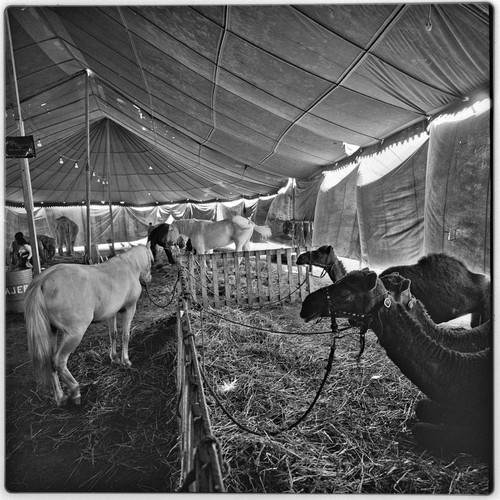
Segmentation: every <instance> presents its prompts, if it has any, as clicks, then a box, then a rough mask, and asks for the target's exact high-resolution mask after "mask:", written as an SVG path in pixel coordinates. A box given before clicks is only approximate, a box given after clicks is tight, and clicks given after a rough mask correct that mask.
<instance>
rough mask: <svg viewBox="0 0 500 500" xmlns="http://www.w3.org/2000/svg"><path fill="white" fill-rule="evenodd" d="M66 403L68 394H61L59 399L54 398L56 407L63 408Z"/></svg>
mask: <svg viewBox="0 0 500 500" xmlns="http://www.w3.org/2000/svg"><path fill="white" fill-rule="evenodd" d="M67 403H68V396H63V397H62V398H61V399H57V400H56V405H57V407H58V408H63V407H65V406H66V405H67Z"/></svg>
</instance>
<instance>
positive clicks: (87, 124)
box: [85, 71, 97, 264]
mask: <svg viewBox="0 0 500 500" xmlns="http://www.w3.org/2000/svg"><path fill="white" fill-rule="evenodd" d="M85 134H86V136H87V165H86V167H85V174H86V177H85V188H86V195H85V198H86V200H85V201H86V204H87V221H86V223H87V241H86V243H85V246H86V248H85V264H89V263H90V261H91V259H92V253H91V251H92V248H91V244H92V237H91V234H90V119H89V72H88V71H86V72H85ZM96 264H97V262H96Z"/></svg>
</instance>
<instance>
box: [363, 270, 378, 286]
mask: <svg viewBox="0 0 500 500" xmlns="http://www.w3.org/2000/svg"><path fill="white" fill-rule="evenodd" d="M366 284H367V286H368V288H369V289H370V290H373V289H374V288H375V287H376V286H377V273H376V272H374V271H370V272H369V273H368V274H367V275H366Z"/></svg>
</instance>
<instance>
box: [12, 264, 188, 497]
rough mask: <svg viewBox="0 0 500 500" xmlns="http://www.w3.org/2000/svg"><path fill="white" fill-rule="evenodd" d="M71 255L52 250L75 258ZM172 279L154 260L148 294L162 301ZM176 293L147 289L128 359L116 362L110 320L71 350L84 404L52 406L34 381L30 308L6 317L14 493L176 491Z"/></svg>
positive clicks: (155, 294) (95, 327)
mask: <svg viewBox="0 0 500 500" xmlns="http://www.w3.org/2000/svg"><path fill="white" fill-rule="evenodd" d="M80 258H81V256H78V255H76V256H75V258H72V259H71V258H69V257H64V258H61V257H56V260H55V262H54V263H58V262H61V261H63V260H64V261H65V262H68V261H73V262H74V261H76V262H78V261H79V259H80ZM175 281H176V273H175V271H174V270H173V268H171V267H169V266H165V267H163V266H156V267H155V268H154V269H153V280H152V282H151V283H150V285H149V286H148V290H149V294H150V295H151V297H153V299H154V300H155V302H157V303H158V304H159V305H162V306H163V305H166V304H167V302H168V301H169V300H170V298H171V293H170V291H171V290H172V289H173V287H174V285H175ZM175 307H176V302H175V300H174V301H173V302H172V303H171V304H170V305H169V306H168V307H167V308H164V307H158V306H156V305H154V304H153V303H152V301H151V300H150V298H149V296H148V294H147V293H146V292H145V291H144V290H143V293H142V295H141V298H140V300H139V303H138V307H137V312H136V315H135V318H134V320H133V322H132V338H131V342H130V347H129V354H130V359H131V361H132V367H131V368H130V369H124V368H121V367H118V366H116V365H113V366H112V365H111V361H110V359H109V356H108V349H109V336H108V330H107V325H106V323H94V324H92V325H91V326H90V327H89V329H88V330H87V332H86V334H85V336H84V338H83V340H82V342H81V344H80V345H79V346H78V348H77V349H76V350H75V352H74V353H73V354H72V355H71V356H70V359H69V363H68V366H69V368H70V370H71V371H72V373H73V375H74V376H75V378H77V380H78V381H79V382H80V383H81V384H87V385H86V387H84V389H83V390H82V405H81V406H69V407H67V408H65V409H60V408H56V407H55V405H54V402H53V399H52V395H51V394H50V393H49V392H47V391H44V390H41V389H37V387H36V383H35V381H34V378H33V373H32V369H31V365H30V362H29V359H28V351H27V343H26V329H25V325H24V314H22V313H7V314H6V318H5V375H6V377H5V381H6V382H5V422H6V427H5V429H6V433H5V441H4V442H5V457H6V461H5V485H4V486H5V488H6V489H7V491H9V492H171V491H175V490H176V489H177V487H178V480H179V463H178V450H177V415H176V412H175V407H176V405H175V403H176V387H175V383H176V382H175V369H176V359H175V356H176V355H175V351H176V327H175Z"/></svg>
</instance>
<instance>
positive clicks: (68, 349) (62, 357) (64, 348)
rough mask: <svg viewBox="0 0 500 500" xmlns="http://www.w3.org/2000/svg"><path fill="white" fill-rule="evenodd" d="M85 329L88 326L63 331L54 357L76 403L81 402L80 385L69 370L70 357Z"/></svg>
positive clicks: (69, 394)
mask: <svg viewBox="0 0 500 500" xmlns="http://www.w3.org/2000/svg"><path fill="white" fill-rule="evenodd" d="M85 330H86V327H84V328H82V327H80V328H74V329H72V330H70V331H65V332H63V334H62V337H61V343H60V345H59V348H58V349H57V351H56V353H55V355H54V358H53V363H54V367H55V369H56V371H57V373H58V374H59V376H60V377H61V380H62V381H63V382H64V383H65V384H66V386H67V387H68V396H69V397H70V398H71V399H72V401H73V402H74V403H75V404H76V405H79V404H80V403H81V397H80V386H79V385H78V382H77V381H76V379H75V378H74V377H73V375H72V374H71V372H70V371H69V370H68V358H69V356H70V355H71V353H72V352H73V351H74V350H75V349H76V348H77V347H78V345H79V344H80V342H81V340H82V337H83V334H84V333H85Z"/></svg>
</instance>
